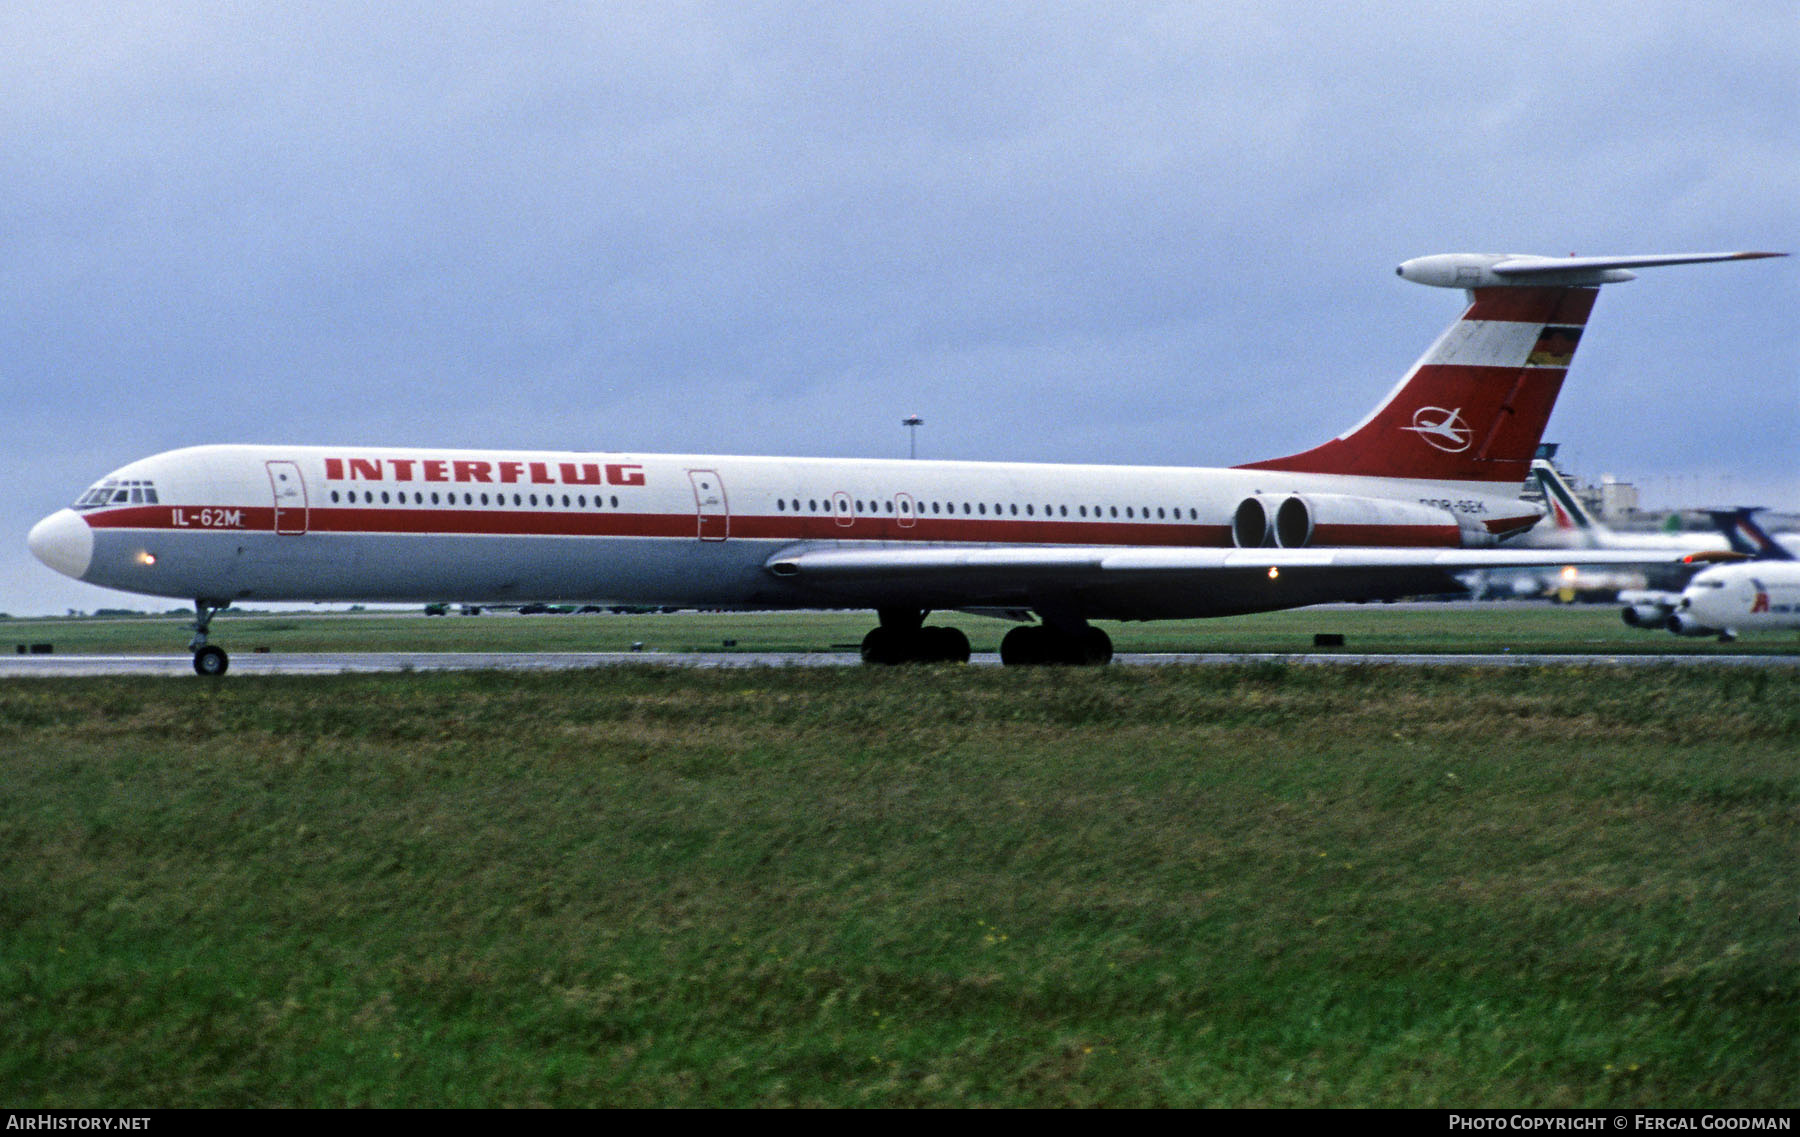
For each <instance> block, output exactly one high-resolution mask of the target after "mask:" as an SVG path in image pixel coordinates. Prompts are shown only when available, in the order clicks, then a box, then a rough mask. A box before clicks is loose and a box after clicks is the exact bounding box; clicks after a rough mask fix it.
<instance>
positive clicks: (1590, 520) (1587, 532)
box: [1531, 458, 1610, 545]
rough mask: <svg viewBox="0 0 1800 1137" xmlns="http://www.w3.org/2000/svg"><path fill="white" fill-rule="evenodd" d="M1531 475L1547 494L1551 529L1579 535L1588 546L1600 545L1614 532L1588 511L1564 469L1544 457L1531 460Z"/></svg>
mask: <svg viewBox="0 0 1800 1137" xmlns="http://www.w3.org/2000/svg"><path fill="white" fill-rule="evenodd" d="M1531 476H1532V478H1533V479H1534V480H1536V482H1537V484H1538V489H1540V490H1542V491H1543V494H1544V508H1545V510H1546V512H1547V514H1548V517H1549V521H1550V528H1552V529H1555V530H1556V531H1557V532H1559V533H1568V534H1571V535H1574V536H1576V537H1579V538H1581V539H1582V541H1583V542H1584V543H1586V544H1588V545H1593V544H1596V543H1597V542H1598V541H1599V539H1600V538H1601V537H1603V536H1607V535H1610V531H1609V530H1608V529H1607V528H1606V526H1605V525H1603V524H1601V523H1600V522H1599V521H1598V520H1596V519H1595V517H1594V515H1593V514H1592V513H1590V512H1588V507H1587V506H1586V505H1584V504H1583V503H1582V500H1581V499H1580V498H1579V497H1576V496H1575V491H1574V490H1572V489H1570V488H1569V483H1568V482H1566V481H1564V480H1563V476H1562V473H1561V471H1559V470H1557V468H1556V467H1555V466H1552V465H1551V464H1550V463H1549V462H1547V461H1545V460H1544V459H1542V458H1539V459H1536V460H1534V461H1533V462H1532V463H1531Z"/></svg>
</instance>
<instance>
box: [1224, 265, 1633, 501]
mask: <svg viewBox="0 0 1800 1137" xmlns="http://www.w3.org/2000/svg"><path fill="white" fill-rule="evenodd" d="M1598 292H1599V289H1598V288H1554V287H1548V288H1544V287H1534V288H1518V287H1495V288H1478V289H1475V290H1474V292H1473V293H1471V295H1472V296H1473V297H1474V303H1472V304H1470V305H1469V309H1468V311H1466V312H1464V313H1463V315H1462V318H1461V319H1460V320H1458V321H1457V322H1456V323H1455V324H1453V325H1451V327H1450V329H1449V330H1448V331H1446V332H1445V333H1444V334H1443V335H1441V336H1439V337H1438V341H1437V342H1436V343H1435V344H1432V345H1431V350H1429V351H1427V352H1426V353H1425V355H1424V357H1423V358H1421V359H1420V360H1419V362H1417V363H1415V364H1413V367H1412V370H1411V371H1409V372H1407V374H1406V378H1404V379H1402V380H1401V381H1400V385H1399V386H1397V387H1395V388H1394V390H1393V392H1392V393H1390V394H1389V395H1388V397H1387V400H1386V401H1385V402H1383V403H1382V404H1381V406H1379V407H1377V408H1376V409H1375V411H1374V413H1373V414H1371V415H1369V417H1368V418H1366V419H1364V420H1363V421H1362V422H1360V423H1358V424H1357V425H1356V426H1355V427H1353V428H1352V429H1351V430H1350V431H1349V432H1348V433H1345V434H1342V435H1340V436H1338V437H1337V438H1334V439H1332V440H1331V441H1330V442H1327V443H1325V444H1324V445H1322V446H1315V447H1313V448H1312V449H1311V450H1307V451H1305V452H1303V453H1300V454H1294V455H1290V456H1289V457H1286V458H1275V459H1272V460H1270V461H1267V462H1252V463H1250V464H1249V465H1248V466H1246V467H1244V468H1245V469H1251V470H1289V471H1293V472H1297V473H1313V474H1362V475H1367V476H1370V477H1385V478H1431V479H1436V480H1442V481H1459V482H1460V481H1472V482H1523V481H1524V480H1525V475H1526V473H1527V471H1528V470H1529V469H1530V467H1531V459H1532V457H1533V456H1534V455H1535V454H1536V453H1537V447H1538V443H1539V441H1541V440H1542V438H1543V435H1544V425H1545V424H1546V423H1547V422H1549V420H1550V411H1551V409H1552V408H1553V407H1554V406H1555V405H1556V396H1557V394H1558V393H1559V392H1560V391H1561V390H1562V382H1563V376H1564V375H1566V374H1567V373H1568V370H1569V361H1570V360H1571V359H1572V358H1573V357H1574V355H1575V347H1576V345H1577V344H1578V343H1580V341H1581V331H1582V329H1583V328H1584V327H1586V326H1587V320H1588V313H1589V312H1591V311H1592V310H1593V307H1594V297H1595V295H1596V294H1597V293H1598Z"/></svg>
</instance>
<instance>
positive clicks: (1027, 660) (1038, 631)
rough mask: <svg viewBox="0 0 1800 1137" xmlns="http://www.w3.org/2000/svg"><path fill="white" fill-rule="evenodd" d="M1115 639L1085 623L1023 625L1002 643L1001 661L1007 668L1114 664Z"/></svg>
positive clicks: (1008, 634)
mask: <svg viewBox="0 0 1800 1137" xmlns="http://www.w3.org/2000/svg"><path fill="white" fill-rule="evenodd" d="M1112 657H1113V645H1112V637H1111V636H1108V635H1107V634H1106V633H1105V632H1103V631H1101V630H1100V629H1099V628H1096V627H1094V626H1093V625H1092V624H1089V623H1087V622H1086V621H1083V622H1081V623H1078V624H1069V625H1058V624H1022V625H1020V626H1019V627H1016V628H1014V629H1013V630H1012V631H1010V632H1008V633H1006V638H1005V639H1002V640H1001V641H1000V662H1001V663H1004V664H1005V665H1006V666H1008V667H1021V666H1025V667H1029V666H1034V665H1042V664H1046V663H1061V664H1070V665H1075V666H1086V665H1098V664H1102V663H1111V662H1112Z"/></svg>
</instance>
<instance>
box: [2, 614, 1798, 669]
mask: <svg viewBox="0 0 1800 1137" xmlns="http://www.w3.org/2000/svg"><path fill="white" fill-rule="evenodd" d="M191 621H192V617H191V616H189V617H187V618H186V619H183V618H182V617H179V616H165V617H159V618H148V617H146V618H141V619H95V618H90V619H44V620H10V621H5V622H0V644H6V643H9V642H10V643H11V644H13V645H17V644H30V643H33V642H37V643H51V644H53V645H54V646H55V649H56V651H57V652H59V653H63V654H81V653H92V652H109V653H110V652H142V653H150V654H159V655H178V654H181V653H183V652H184V651H185V650H186V647H187V642H188V637H189V635H190V633H189V631H188V630H187V628H188V624H189V623H191ZM932 622H933V623H947V624H954V625H956V626H957V627H960V628H962V629H963V630H964V631H965V632H967V633H968V636H969V640H970V642H971V643H972V644H973V645H974V648H975V650H976V651H978V652H980V651H988V652H991V651H997V650H999V643H1000V637H1001V636H1003V635H1004V634H1005V633H1006V631H1007V630H1008V629H1009V628H1011V627H1012V626H1013V625H1012V624H1010V623H1008V622H1006V621H1003V620H996V619H991V618H986V617H981V616H965V615H960V614H957V613H942V614H938V615H934V616H933V617H932ZM874 623H875V620H874V617H873V615H872V614H870V613H868V612H854V611H849V612H748V613H725V612H678V613H669V614H658V615H623V616H621V615H585V616H575V615H564V616H516V615H512V614H490V615H485V616H479V617H467V616H445V617H430V618H426V617H423V616H416V615H399V614H392V613H386V614H381V613H368V614H312V613H304V612H301V613H292V614H282V615H273V616H269V615H255V614H240V613H235V612H231V611H227V612H226V613H225V614H223V615H221V616H220V617H218V619H217V620H216V621H214V623H213V642H215V643H218V644H221V645H223V646H224V647H225V648H226V649H227V650H229V651H231V652H233V653H234V654H235V653H237V652H240V651H250V650H255V649H256V648H267V649H269V650H270V651H273V652H321V651H626V650H629V649H630V648H631V645H632V644H634V643H641V644H643V645H644V649H645V650H646V651H650V652H658V651H670V652H673V651H718V650H721V649H725V645H726V644H727V643H729V644H731V645H732V648H731V649H728V650H738V651H830V650H833V649H837V650H854V649H855V647H856V645H857V644H859V643H860V642H861V641H862V637H863V634H864V633H865V632H867V631H868V630H869V629H870V628H871V627H873V626H874ZM1104 626H1105V628H1106V630H1107V632H1108V633H1109V634H1110V635H1111V636H1112V637H1113V642H1114V644H1115V645H1116V647H1117V648H1118V650H1119V651H1121V652H1227V653H1243V652H1311V651H1313V650H1314V648H1313V636H1314V634H1315V633H1319V632H1335V633H1339V634H1342V635H1344V636H1345V637H1346V646H1345V648H1344V649H1343V650H1345V651H1352V652H1371V651H1373V652H1411V651H1443V652H1506V651H1511V652H1521V653H1526V652H1552V653H1562V652H1573V653H1589V654H1591V653H1600V654H1632V655H1641V654H1696V655H1716V654H1769V653H1778V654H1791V655H1796V656H1800V635H1796V634H1795V633H1793V632H1773V633H1770V632H1765V633H1759V634H1754V635H1746V636H1745V637H1744V638H1743V639H1742V640H1740V641H1739V642H1737V643H1734V644H1721V643H1718V642H1717V641H1716V640H1713V639H1710V638H1698V639H1692V638H1683V637H1680V636H1673V635H1670V634H1668V633H1667V632H1656V633H1652V632H1645V631H1638V630H1635V629H1632V628H1628V627H1626V626H1625V625H1624V623H1623V622H1622V621H1621V620H1620V619H1619V612H1618V608H1617V607H1616V606H1615V605H1593V606H1588V605H1583V606H1577V607H1559V606H1554V605H1549V604H1508V605H1503V606H1493V605H1472V604H1466V605H1457V604H1450V605H1432V606H1420V607H1414V606H1406V605H1401V606H1389V605H1381V604H1370V605H1358V606H1335V607H1330V608H1311V609H1301V610H1299V611H1293V612H1267V613H1261V614H1258V615H1254V616H1239V617H1234V618H1231V619H1224V620H1170V621H1159V622H1155V623H1148V624H1125V623H1107V624H1105V625H1104Z"/></svg>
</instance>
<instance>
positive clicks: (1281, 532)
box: [1231, 493, 1493, 549]
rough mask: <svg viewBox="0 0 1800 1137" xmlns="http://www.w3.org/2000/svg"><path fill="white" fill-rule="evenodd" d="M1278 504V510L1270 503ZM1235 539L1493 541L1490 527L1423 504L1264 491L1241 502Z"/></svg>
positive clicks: (1241, 542) (1298, 543)
mask: <svg viewBox="0 0 1800 1137" xmlns="http://www.w3.org/2000/svg"><path fill="white" fill-rule="evenodd" d="M1271 505H1273V509H1271V508H1270V506H1271ZM1231 534H1232V540H1233V541H1235V542H1237V544H1238V546H1239V547H1240V548H1253V547H1255V546H1254V545H1251V544H1248V543H1247V542H1249V541H1250V540H1251V539H1252V538H1256V537H1260V538H1261V541H1260V542H1259V543H1261V544H1269V543H1271V541H1272V543H1273V544H1275V545H1277V546H1279V547H1281V548H1283V549H1304V548H1307V547H1309V546H1313V545H1427V546H1436V547H1442V548H1462V547H1465V546H1468V545H1473V544H1479V543H1482V542H1486V543H1490V544H1491V543H1492V540H1493V538H1492V537H1491V536H1490V535H1489V534H1487V532H1486V531H1485V530H1478V529H1476V528H1474V527H1472V526H1471V527H1468V528H1465V527H1464V526H1463V525H1462V524H1461V523H1460V522H1458V520H1457V517H1456V515H1455V514H1453V513H1451V512H1450V511H1449V510H1447V509H1440V508H1438V507H1437V506H1435V505H1425V504H1423V503H1421V502H1409V501H1393V500H1390V499H1388V498H1378V497H1353V496H1351V495H1349V494H1334V493H1308V494H1289V495H1287V496H1286V497H1279V498H1277V497H1272V496H1270V495H1267V494H1259V495H1258V496H1256V497H1247V498H1245V499H1244V500H1243V501H1242V502H1240V503H1239V504H1238V507H1237V511H1236V513H1234V514H1233V515H1232V524H1231Z"/></svg>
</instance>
